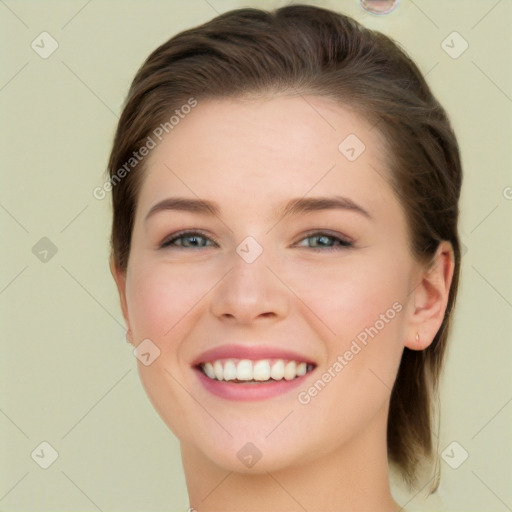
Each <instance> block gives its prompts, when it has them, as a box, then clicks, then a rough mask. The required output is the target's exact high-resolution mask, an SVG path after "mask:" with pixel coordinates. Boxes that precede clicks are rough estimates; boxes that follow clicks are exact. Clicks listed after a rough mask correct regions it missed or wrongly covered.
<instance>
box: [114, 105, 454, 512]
mask: <svg viewBox="0 0 512 512" xmlns="http://www.w3.org/2000/svg"><path fill="white" fill-rule="evenodd" d="M349 134H356V135H357V137H358V138H359V139H360V140H361V141H363V142H364V144H365V146H366V149H365V150H364V152H363V153H362V154H361V155H360V156H359V157H358V158H357V159H356V160H355V161H353V162H351V161H349V160H348V159H347V158H346V157H345V156H344V155H343V154H342V153H341V152H340V151H339V150H338V145H339V144H340V142H341V141H343V140H344V139H345V137H347V136H348V135H349ZM380 137H381V136H380V135H379V133H378V131H377V130H376V129H372V127H371V126H370V125H369V124H368V123H366V122H365V121H364V120H363V119H362V118H361V117H359V116H358V115H356V114H354V113H353V112H351V111H350V110H349V109H348V108H346V107H342V106H340V105H335V104H333V103H332V102H329V101H328V100H327V99H324V98H319V97H313V96H305V97H298V96H296V97H291V96H281V97H273V98H258V99H254V98H253V99H244V100H242V99H236V100H235V99H229V100H209V101H204V102H199V104H198V106H197V107H196V108H195V109H194V110H193V111H192V112H191V113H190V114H189V115H188V116H187V117H186V118H185V119H183V120H182V121H181V122H180V124H179V125H177V126H176V127H175V128H174V129H173V131H172V132H170V133H169V135H168V136H167V137H166V138H164V140H163V141H162V143H161V144H160V145H159V146H157V147H156V148H155V149H154V150H153V151H152V153H151V154H150V156H149V159H148V161H147V162H146V164H147V169H146V175H145V177H144V181H143V184H142V187H141V190H140V193H139V198H138V204H137V209H136V216H135V223H134V229H133V238H132V247H131V252H130V257H129V262H128V267H127V270H126V272H123V271H121V270H120V269H118V268H116V267H115V265H114V264H112V273H113V275H114V278H115V280H116V283H117V286H118V289H119V293H120V299H121V306H122V310H123V315H124V317H125V320H126V322H127V326H128V339H129V340H130V341H131V342H132V343H133V345H134V346H137V345H138V344H139V343H140V342H141V341H142V340H144V339H147V338H149V339H150V340H151V341H152V342H153V343H154V344H155V345H157V346H158V348H159V350H160V356H159V357H158V358H157V359H155V361H154V362H153V363H152V364H150V365H149V366H145V365H144V364H142V363H141V362H138V368H139V374H140V378H141V380H142V383H143V385H144V387H145V389H146V392H147V394H148V396H149V398H150V400H151V402H152V403H153V405H154V407H155V409H156V410H157V411H158V413H159V414H160V416H161V417H162V419H163V420H164V422H165V423H166V424H167V425H168V426H169V428H170V429H171V430H172V431H173V432H174V433H175V434H176V436H177V437H178V438H179V440H180V443H181V449H182V457H183V465H184V469H185V475H186V479H187V486H188V491H189V497H190V506H191V507H193V508H194V509H195V510H197V511H199V512H213V511H223V512H226V511H228V510H233V511H240V510H244V511H251V512H255V511H266V512H268V511H270V510H279V511H299V510H300V511H303V510H304V509H306V510H308V512H314V511H322V512H326V511H330V510H332V511H337V512H340V511H341V512H343V511H351V512H354V511H365V512H368V511H379V512H387V511H396V510H399V509H400V506H399V504H397V503H396V502H395V501H394V500H393V498H392V495H391V492H390V487H389V474H388V460H387V454H386V423H387V415H388V408H389V397H390V393H391V388H392V385H393V382H394V380H395V378H396V373H397V369H398V365H399V362H400V358H401V354H402V351H403V349H404V347H409V348H411V349H414V350H422V349H424V348H426V347H427V346H428V345H429V344H430V343H431V342H432V340H433V338H434V336H435V334H436V332H437V331H438V329H439V327H440V325H441V322H442V320H443V316H444V311H445V308H446V303H447V299H448V292H449V288H450V284H451V280H452V275H453V258H452V253H451V246H450V244H449V243H448V242H443V243H442V244H440V246H439V249H438V251H437V253H436V255H435V259H434V265H433V267H432V268H427V267H426V265H425V264H421V263H419V262H418V261H416V260H415V258H414V257H413V256H412V254H411V253H410V250H409V235H408V231H407V225H406V216H405V213H404V211H403V210H402V207H401V204H400V203H399V201H398V200H397V198H396V197H395V195H394V193H393V191H392V189H391V187H390V185H389V184H388V182H387V177H388V176H389V170H388V169H386V168H385V167H384V163H383V162H384V159H383V151H384V148H383V140H382V139H381V138H380ZM334 194H337V195H341V196H344V197H347V198H349V199H350V200H352V201H353V202H355V203H357V204H358V205H360V206H361V207H362V208H364V209H365V210H366V211H367V212H368V213H369V214H370V216H371V218H367V217H366V216H365V215H362V214H361V213H359V212H357V211H354V210H348V209H330V210H319V211H314V212H306V213H301V214H296V215H288V216H285V217H283V216H282V215H279V214H278V213H277V212H276V210H277V209H278V208H280V207H282V205H283V204H285V203H286V202H287V201H289V200H291V199H295V198H302V197H332V196H333V195H334ZM177 196H179V197H185V198H191V199H197V198H201V199H207V200H210V201H215V202H216V203H218V206H219V208H220V212H219V214H218V215H208V214H203V213H201V214H199V213H195V212H188V211H177V210H165V211H159V212H157V213H154V214H153V215H151V216H150V217H149V218H148V219H147V220H145V217H146V215H147V214H148V211H149V210H150V209H151V208H152V206H153V205H155V204H156V203H158V202H159V201H161V200H163V199H166V198H168V197H177ZM184 229H190V230H198V229H199V230H201V231H203V232H204V236H205V237H206V238H201V239H199V240H197V239H196V242H198V243H199V247H192V248H191V247H183V246H179V244H180V243H181V244H183V243H186V242H188V241H190V238H186V239H185V240H183V239H181V240H178V241H177V242H176V243H175V245H174V246H170V247H164V248H162V247H161V244H162V242H163V241H165V240H166V239H169V238H171V237H170V235H172V234H173V233H176V232H178V231H179V230H184ZM312 230H313V231H315V232H317V233H318V232H320V233H324V232H325V231H327V235H328V236H338V237H340V238H342V239H344V240H350V241H352V244H353V245H352V246H351V247H345V246H342V245H340V243H339V242H337V241H336V239H333V238H327V239H325V238H322V236H321V234H320V235H319V236H316V237H313V238H308V236H311V235H310V233H311V231H312ZM247 236H252V237H253V238H254V239H255V240H256V241H257V242H258V243H259V245H260V246H261V247H262V249H263V252H262V254H261V255H260V256H259V257H258V258H257V259H256V260H255V261H254V262H252V263H247V262H246V261H244V259H242V258H241V257H240V256H239V255H238V254H237V252H236V248H237V246H238V245H239V244H240V243H241V242H242V241H243V240H244V239H245V238H246V237H247ZM210 240H213V241H210ZM322 243H323V245H322ZM329 246H332V247H329ZM397 302H398V303H399V304H400V305H401V306H402V307H401V311H400V312H399V313H397V314H396V316H394V318H393V319H392V320H390V321H389V322H388V323H386V324H385V327H384V328H383V329H381V330H380V331H379V333H378V335H376V336H375V337H374V338H373V339H370V340H369V342H368V344H367V346H365V347H364V348H363V349H362V350H361V351H360V352H359V353H358V354H357V355H356V356H355V357H354V358H353V359H352V360H351V361H349V362H348V364H347V365H346V366H345V367H344V368H343V370H342V371H341V372H339V373H336V376H335V377H334V378H331V380H330V382H329V383H328V384H327V385H326V386H325V387H324V388H323V389H322V390H321V391H320V392H318V393H317V395H316V396H314V397H312V398H311V400H310V401H309V403H307V404H303V403H300V402H299V400H298V398H297V395H298V392H300V391H304V390H306V391H307V390H308V388H309V387H310V386H311V385H312V384H314V382H315V381H317V380H318V379H320V378H321V377H322V375H323V374H324V373H329V368H331V375H332V365H333V363H334V362H335V361H336V360H337V357H338V356H339V355H343V354H344V353H345V352H346V351H347V350H348V349H349V348H350V346H351V343H352V342H353V340H354V339H355V338H356V336H357V335H358V334H359V333H360V332H361V331H364V329H365V328H366V327H369V326H372V325H374V324H375V323H376V321H377V320H379V318H380V315H381V314H383V313H385V312H386V311H387V310H389V309H390V308H391V307H392V305H393V304H394V303H397ZM417 334H418V336H416V335H417ZM226 343H240V344H248V345H262V344H263V345H265V346H277V347H281V348H284V349H292V350H294V351H297V352H299V353H301V354H304V355H305V356H308V358H310V359H311V360H313V361H314V362H315V363H316V368H315V370H314V371H313V372H312V373H311V374H308V375H307V376H306V377H305V379H304V384H303V385H301V386H300V387H299V388H297V389H294V390H293V391H291V392H288V393H285V394H283V395H280V396H276V397H273V398H270V399H266V400H261V401H253V402H234V401H230V400H227V399H224V398H221V397H218V396H214V395H212V394H211V393H209V392H208V391H207V390H206V389H205V388H204V387H203V386H202V384H201V383H200V382H199V379H198V377H197V375H196V373H195V371H194V370H192V368H191V363H192V361H193V359H194V358H196V357H197V356H198V355H200V354H201V353H202V352H203V351H205V350H207V349H210V348H212V347H217V346H220V345H224V344H226ZM248 442H251V443H253V444H254V445H255V446H256V447H257V448H258V450H259V451H260V452H261V454H262V456H261V459H260V460H259V461H258V462H257V463H256V464H255V465H254V466H253V467H252V468H247V467H245V466H244V464H242V463H241V461H240V460H239V459H238V457H237V452H238V451H239V450H240V449H241V448H242V447H243V446H244V445H245V444H246V443H248Z"/></svg>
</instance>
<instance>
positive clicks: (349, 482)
mask: <svg viewBox="0 0 512 512" xmlns="http://www.w3.org/2000/svg"><path fill="white" fill-rule="evenodd" d="M385 412H386V413H387V411H385ZM379 416H380V417H379ZM386 420H387V414H382V415H380V414H379V415H377V417H376V418H375V421H374V422H373V423H372V425H370V427H369V428H368V429H367V430H366V431H365V432H364V433H361V434H360V435H358V436H357V438H354V439H352V440H350V442H348V443H346V445H343V446H339V447H337V448H335V449H333V450H330V451H328V452H327V453H325V454H323V455H322V456H319V457H317V458H315V459H313V460H308V461H307V462H305V463H301V464H296V465H293V466H288V467H286V468H282V469H279V470H269V471H261V470H260V472H259V473H257V474H255V473H249V474H248V473H237V472H234V471H229V470H226V469H223V468H219V467H218V466H216V465H215V464H214V463H213V462H212V461H211V460H210V459H208V458H207V457H205V456H204V454H202V453H200V452H199V451H198V450H197V449H196V448H195V447H193V446H192V445H189V444H186V443H182V445H181V449H182V456H183V466H184V469H185V476H186V480H187V487H188V492H189V499H190V507H191V510H195V511H197V512H228V511H239V510H244V511H246V512H270V511H280V512H296V511H297V512H299V511H300V512H303V511H304V510H307V511H308V512H326V511H333V512H334V511H336V512H363V511H364V512H373V511H374V512H396V511H398V510H401V509H400V507H399V506H398V505H397V504H396V502H395V501H394V500H393V498H392V495H391V491H390V486H389V472H388V461H387V453H386V438H385V432H386V429H385V424H386V423H385V422H386ZM383 422H384V424H383Z"/></svg>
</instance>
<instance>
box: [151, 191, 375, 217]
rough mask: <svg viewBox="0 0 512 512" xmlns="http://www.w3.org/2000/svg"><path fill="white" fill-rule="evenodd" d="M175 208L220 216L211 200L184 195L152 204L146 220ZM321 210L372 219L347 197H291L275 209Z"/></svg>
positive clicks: (282, 211)
mask: <svg viewBox="0 0 512 512" xmlns="http://www.w3.org/2000/svg"><path fill="white" fill-rule="evenodd" d="M166 210H175V211H187V212H192V213H197V214H201V215H211V216H216V217H218V216H220V207H219V205H218V204H217V203H215V202H213V201H207V200H205V199H191V198H185V197H169V198H167V199H164V200H163V201H160V202H158V203H156V204H155V205H153V206H152V207H151V208H150V210H149V212H148V213H147V215H146V218H145V220H146V221H147V220H148V219H149V218H150V217H151V216H152V215H154V214H155V213H157V212H161V211H166ZM321 210H348V211H354V212H356V213H359V214H361V215H362V216H364V217H366V218H368V219H372V218H373V217H372V216H371V214H370V213H369V212H368V211H367V210H366V209H364V208H363V207H362V206H360V205H359V204H357V203H356V202H354V201H352V199H349V198H348V197H343V196H332V197H301V198H297V199H292V200H290V201H289V202H288V203H286V205H284V206H283V207H281V208H279V209H278V210H277V212H276V213H277V215H276V216H277V217H286V216H287V215H299V214H301V213H309V212H316V211H321Z"/></svg>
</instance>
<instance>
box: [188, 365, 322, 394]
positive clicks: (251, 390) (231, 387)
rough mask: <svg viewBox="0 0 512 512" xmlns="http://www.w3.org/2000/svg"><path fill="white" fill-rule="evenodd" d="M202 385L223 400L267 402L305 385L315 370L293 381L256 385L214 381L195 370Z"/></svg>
mask: <svg viewBox="0 0 512 512" xmlns="http://www.w3.org/2000/svg"><path fill="white" fill-rule="evenodd" d="M193 370H194V372H195V373H196V374H197V376H198V378H199V380H200V382H201V384H202V385H203V386H204V387H205V389H206V390H207V391H209V392H210V393H213V394H214V395H216V396H219V397H221V398H226V399H227V400H236V401H247V402H250V401H254V400H265V399H268V398H272V397H275V396H278V395H283V394H284V393H288V392H289V391H291V390H293V389H295V388H297V387H298V386H300V385H301V384H304V380H305V379H307V378H308V377H309V376H310V375H311V374H312V373H313V372H314V371H315V370H314V369H313V370H312V371H311V372H309V373H306V375H303V376H302V377H296V378H295V379H293V380H284V379H283V380H277V381H274V382H262V383H254V384H235V383H233V382H230V381H225V380H214V379H210V378H209V377H207V376H206V375H205V374H204V373H203V372H202V371H201V370H200V369H199V368H198V367H194V368H193Z"/></svg>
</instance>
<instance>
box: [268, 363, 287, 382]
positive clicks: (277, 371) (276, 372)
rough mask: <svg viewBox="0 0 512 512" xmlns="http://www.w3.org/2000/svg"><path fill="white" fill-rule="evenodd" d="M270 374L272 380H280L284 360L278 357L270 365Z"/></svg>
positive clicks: (282, 374)
mask: <svg viewBox="0 0 512 512" xmlns="http://www.w3.org/2000/svg"><path fill="white" fill-rule="evenodd" d="M270 376H271V377H272V378H273V379H274V380H281V379H283V378H284V361H283V360H282V359H279V361H276V362H275V363H274V364H273V365H272V369H271V370H270Z"/></svg>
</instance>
